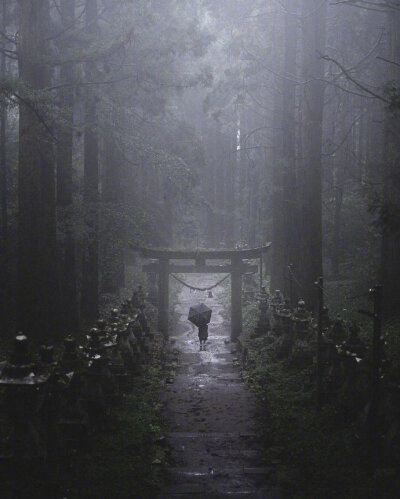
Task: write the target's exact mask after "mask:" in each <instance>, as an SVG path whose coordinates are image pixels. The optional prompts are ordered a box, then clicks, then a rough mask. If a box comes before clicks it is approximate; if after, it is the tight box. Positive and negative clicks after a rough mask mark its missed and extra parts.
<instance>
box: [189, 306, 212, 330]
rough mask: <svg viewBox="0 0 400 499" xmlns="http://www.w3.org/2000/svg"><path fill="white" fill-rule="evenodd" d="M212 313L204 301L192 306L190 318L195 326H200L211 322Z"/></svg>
mask: <svg viewBox="0 0 400 499" xmlns="http://www.w3.org/2000/svg"><path fill="white" fill-rule="evenodd" d="M211 314H212V310H211V308H208V307H207V306H206V305H204V303H200V305H195V306H194V307H190V310H189V315H188V319H189V320H190V322H192V323H193V324H194V325H195V326H197V327H200V326H203V325H205V324H208V323H209V322H210V320H211Z"/></svg>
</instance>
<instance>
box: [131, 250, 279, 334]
mask: <svg viewBox="0 0 400 499" xmlns="http://www.w3.org/2000/svg"><path fill="white" fill-rule="evenodd" d="M270 246H271V243H268V244H266V245H265V246H261V247H259V248H253V249H237V250H205V251H203V250H198V251H193V250H192V251H190V250H189V251H188V250H157V249H150V248H135V250H136V251H139V253H140V254H141V256H142V257H144V258H150V259H153V260H158V262H153V263H150V264H147V265H144V266H143V271H144V272H151V273H156V274H158V327H159V330H160V331H161V332H162V333H164V334H166V335H167V334H168V317H169V310H168V309H169V275H170V274H171V273H182V274H199V273H202V274H231V305H232V306H231V340H232V341H236V340H237V339H238V338H239V336H240V334H241V332H242V275H243V274H246V273H254V272H257V270H259V271H260V276H261V281H262V258H263V254H264V253H266V252H267V251H268V250H269V248H270ZM253 259H259V260H260V266H259V267H258V266H257V265H251V264H249V263H245V262H243V260H253ZM171 260H194V264H187V263H184V264H177V263H174V262H171ZM207 260H230V263H228V264H226V263H225V264H219V265H216V264H207Z"/></svg>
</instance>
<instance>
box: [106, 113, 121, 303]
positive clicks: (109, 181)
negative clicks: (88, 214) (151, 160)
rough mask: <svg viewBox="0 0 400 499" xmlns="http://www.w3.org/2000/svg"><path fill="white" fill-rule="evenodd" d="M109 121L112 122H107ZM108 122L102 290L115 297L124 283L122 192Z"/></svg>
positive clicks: (118, 161)
mask: <svg viewBox="0 0 400 499" xmlns="http://www.w3.org/2000/svg"><path fill="white" fill-rule="evenodd" d="M110 121H111V120H110ZM114 127H115V123H112V122H110V123H109V127H108V128H109V130H108V134H107V135H106V136H105V137H104V162H105V165H104V176H103V183H102V212H103V217H102V244H103V251H102V257H103V258H102V266H101V267H102V272H101V289H102V291H103V292H104V293H114V294H117V293H118V292H119V289H120V287H121V286H123V281H124V252H123V237H124V222H123V192H122V185H121V182H122V178H121V175H122V161H123V159H122V155H121V153H120V150H119V148H118V145H117V143H116V139H115V137H114V136H113V134H112V132H111V130H113V128H114Z"/></svg>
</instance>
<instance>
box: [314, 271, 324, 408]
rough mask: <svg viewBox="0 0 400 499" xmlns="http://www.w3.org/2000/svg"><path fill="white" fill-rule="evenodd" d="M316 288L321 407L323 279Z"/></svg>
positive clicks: (319, 396) (318, 398) (319, 400)
mask: <svg viewBox="0 0 400 499" xmlns="http://www.w3.org/2000/svg"><path fill="white" fill-rule="evenodd" d="M316 284H317V286H318V336H317V404H318V408H319V409H320V408H321V407H322V316H323V309H324V279H323V277H320V278H319V279H318V281H317V282H316Z"/></svg>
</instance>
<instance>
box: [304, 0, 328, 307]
mask: <svg viewBox="0 0 400 499" xmlns="http://www.w3.org/2000/svg"><path fill="white" fill-rule="evenodd" d="M325 24H326V3H325V2H321V1H320V0H304V2H303V77H304V80H305V82H306V83H305V85H304V107H303V168H304V178H303V192H302V197H303V203H304V204H303V210H302V211H303V226H302V236H303V238H304V246H303V255H302V256H303V269H301V270H302V271H301V273H300V277H301V281H302V285H303V294H304V296H303V297H304V299H305V300H306V303H307V305H308V306H309V307H310V308H311V309H313V310H316V308H317V301H318V293H317V287H316V286H315V284H314V282H315V280H316V279H317V278H318V276H320V275H322V270H323V269H322V165H321V152H322V119H323V105H324V103H323V95H324V84H323V82H322V79H323V70H324V65H323V60H322V58H321V55H320V54H321V53H322V54H323V53H324V50H325V30H326V28H325Z"/></svg>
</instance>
